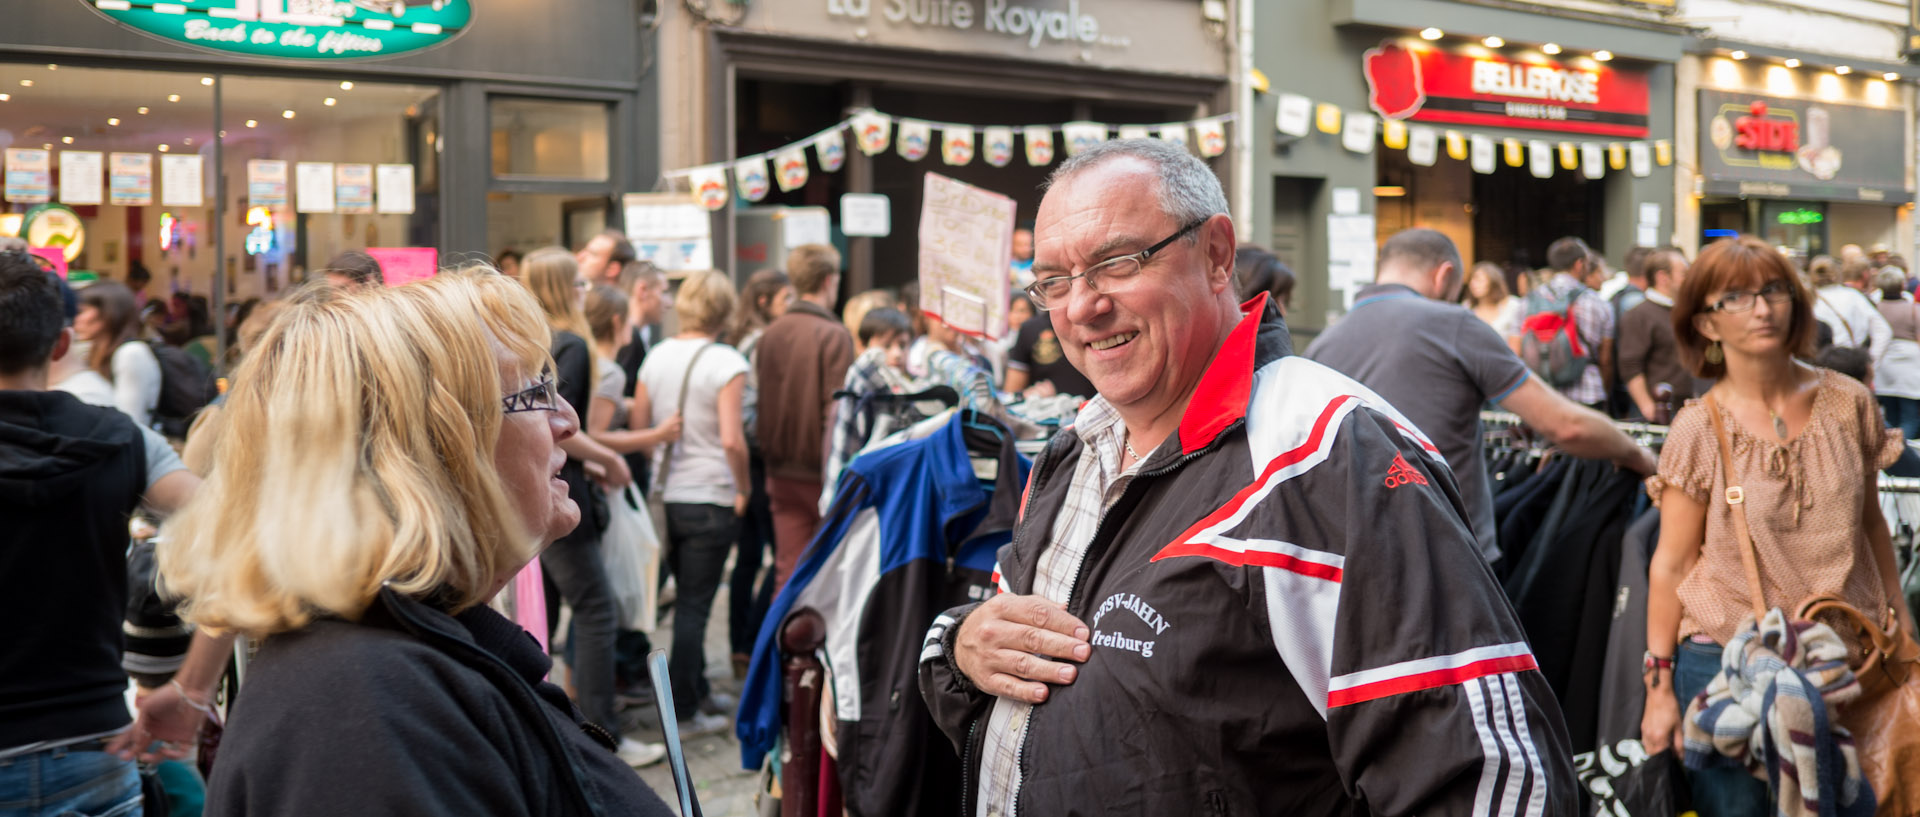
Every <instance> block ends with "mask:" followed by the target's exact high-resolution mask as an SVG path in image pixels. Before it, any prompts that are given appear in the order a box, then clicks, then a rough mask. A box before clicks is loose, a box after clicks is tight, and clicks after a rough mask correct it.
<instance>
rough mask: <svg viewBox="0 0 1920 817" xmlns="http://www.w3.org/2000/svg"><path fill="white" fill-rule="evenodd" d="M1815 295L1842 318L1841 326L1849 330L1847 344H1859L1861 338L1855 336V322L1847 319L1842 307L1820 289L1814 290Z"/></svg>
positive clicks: (1834, 314)
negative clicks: (1834, 303) (1821, 292)
mask: <svg viewBox="0 0 1920 817" xmlns="http://www.w3.org/2000/svg"><path fill="white" fill-rule="evenodd" d="M1813 297H1814V298H1816V299H1818V300H1819V301H1820V303H1822V304H1825V305H1826V307H1827V311H1829V312H1832V313H1833V316H1834V317H1835V318H1839V319H1840V326H1841V327H1842V328H1844V329H1846V330H1847V345H1849V346H1853V345H1856V344H1858V343H1859V342H1860V339H1859V338H1856V337H1854V336H1853V322H1852V321H1849V320H1847V316H1846V315H1844V314H1842V313H1841V312H1840V308H1839V307H1837V306H1834V305H1833V302H1832V301H1829V300H1827V296H1825V295H1822V294H1820V290H1817V289H1816V290H1814V291H1813Z"/></svg>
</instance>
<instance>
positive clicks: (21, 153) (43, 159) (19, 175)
mask: <svg viewBox="0 0 1920 817" xmlns="http://www.w3.org/2000/svg"><path fill="white" fill-rule="evenodd" d="M6 159H7V201H12V202H19V203H21V204H42V203H45V202H49V201H52V200H53V154H51V153H50V152H48V151H44V150H37V149H30V148H7V156H6Z"/></svg>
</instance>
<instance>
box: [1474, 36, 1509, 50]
mask: <svg viewBox="0 0 1920 817" xmlns="http://www.w3.org/2000/svg"><path fill="white" fill-rule="evenodd" d="M1480 44H1481V45H1484V46H1486V47H1488V48H1499V47H1500V46H1503V45H1506V44H1507V41H1506V40H1502V39H1500V38H1499V37H1488V38H1486V39H1484V40H1481V41H1480Z"/></svg>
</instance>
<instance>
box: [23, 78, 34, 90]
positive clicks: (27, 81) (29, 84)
mask: <svg viewBox="0 0 1920 817" xmlns="http://www.w3.org/2000/svg"><path fill="white" fill-rule="evenodd" d="M20 87H22V88H32V87H33V80H30V79H23V80H20Z"/></svg>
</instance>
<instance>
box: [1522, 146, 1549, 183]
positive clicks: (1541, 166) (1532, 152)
mask: <svg viewBox="0 0 1920 817" xmlns="http://www.w3.org/2000/svg"><path fill="white" fill-rule="evenodd" d="M1527 165H1528V169H1530V170H1532V171H1533V175H1534V177H1535V178H1540V179H1548V178H1552V177H1553V146H1552V145H1549V144H1547V143H1546V142H1542V141H1540V140H1538V139H1535V140H1533V141H1531V142H1528V143H1527Z"/></svg>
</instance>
